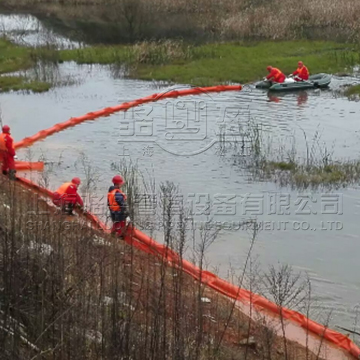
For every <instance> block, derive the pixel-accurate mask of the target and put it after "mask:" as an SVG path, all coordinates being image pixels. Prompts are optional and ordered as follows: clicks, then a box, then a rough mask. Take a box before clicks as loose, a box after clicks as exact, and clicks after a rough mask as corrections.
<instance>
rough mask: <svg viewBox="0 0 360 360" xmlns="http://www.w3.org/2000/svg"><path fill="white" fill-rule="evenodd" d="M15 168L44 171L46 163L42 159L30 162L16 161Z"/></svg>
mask: <svg viewBox="0 0 360 360" xmlns="http://www.w3.org/2000/svg"><path fill="white" fill-rule="evenodd" d="M15 170H17V171H22V170H36V171H43V170H44V163H43V162H42V161H38V162H30V161H15Z"/></svg>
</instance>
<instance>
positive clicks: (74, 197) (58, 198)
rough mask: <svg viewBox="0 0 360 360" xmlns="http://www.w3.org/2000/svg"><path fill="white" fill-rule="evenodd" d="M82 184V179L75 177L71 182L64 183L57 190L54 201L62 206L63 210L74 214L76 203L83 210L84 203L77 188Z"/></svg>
mask: <svg viewBox="0 0 360 360" xmlns="http://www.w3.org/2000/svg"><path fill="white" fill-rule="evenodd" d="M80 184H81V180H80V179H79V178H78V177H75V178H73V179H72V180H71V182H66V183H64V184H62V185H61V186H60V187H59V188H58V189H57V190H56V191H55V192H54V197H53V203H54V204H55V205H56V206H59V207H60V208H61V211H62V212H64V213H66V214H68V215H73V209H74V207H75V206H76V205H78V206H79V207H80V209H81V210H83V207H84V203H83V200H82V198H81V196H80V195H79V194H78V192H77V189H78V187H79V185H80Z"/></svg>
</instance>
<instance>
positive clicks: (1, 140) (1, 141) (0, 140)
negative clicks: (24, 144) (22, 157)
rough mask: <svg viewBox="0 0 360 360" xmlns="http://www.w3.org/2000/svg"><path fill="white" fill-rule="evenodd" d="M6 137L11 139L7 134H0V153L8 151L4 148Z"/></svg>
mask: <svg viewBox="0 0 360 360" xmlns="http://www.w3.org/2000/svg"><path fill="white" fill-rule="evenodd" d="M6 136H8V137H10V138H11V139H12V137H11V136H10V135H9V134H7V133H1V134H0V151H8V148H7V147H6V140H5V138H6Z"/></svg>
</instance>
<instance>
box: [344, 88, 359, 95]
mask: <svg viewBox="0 0 360 360" xmlns="http://www.w3.org/2000/svg"><path fill="white" fill-rule="evenodd" d="M344 94H345V95H346V96H347V97H353V96H358V95H360V85H353V86H350V87H348V88H347V89H346V90H345V93H344Z"/></svg>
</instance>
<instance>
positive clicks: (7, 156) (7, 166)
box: [0, 125, 16, 180]
mask: <svg viewBox="0 0 360 360" xmlns="http://www.w3.org/2000/svg"><path fill="white" fill-rule="evenodd" d="M15 159H16V154H15V149H14V139H13V138H12V137H11V135H10V127H9V126H8V125H4V126H3V127H2V133H1V134H0V161H2V173H3V174H4V175H7V174H9V178H10V179H11V180H15V179H16V177H15V174H16V170H15Z"/></svg>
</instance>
